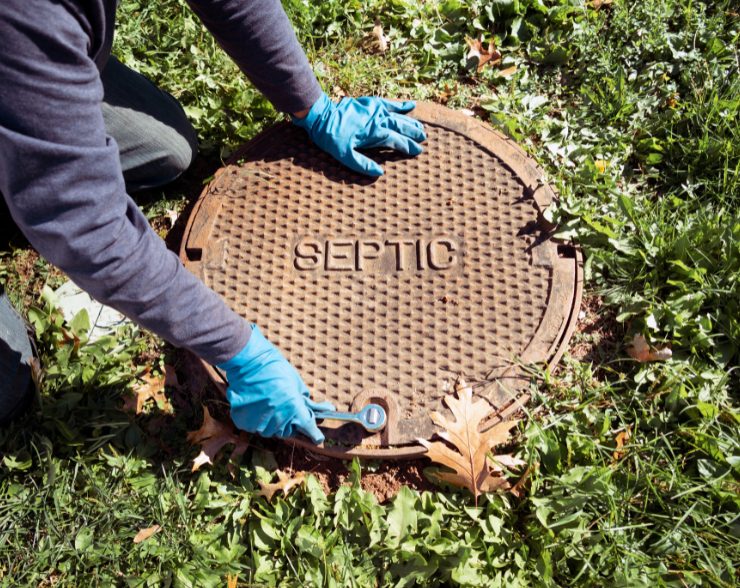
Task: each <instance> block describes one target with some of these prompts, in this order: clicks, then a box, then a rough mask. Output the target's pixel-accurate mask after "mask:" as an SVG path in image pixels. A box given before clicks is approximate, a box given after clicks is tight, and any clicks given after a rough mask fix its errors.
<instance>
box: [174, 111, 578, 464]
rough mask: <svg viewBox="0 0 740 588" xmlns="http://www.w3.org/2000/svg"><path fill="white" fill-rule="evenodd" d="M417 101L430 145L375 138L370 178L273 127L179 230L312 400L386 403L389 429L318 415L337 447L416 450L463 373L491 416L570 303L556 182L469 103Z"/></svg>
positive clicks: (328, 446) (549, 350)
mask: <svg viewBox="0 0 740 588" xmlns="http://www.w3.org/2000/svg"><path fill="white" fill-rule="evenodd" d="M412 115H413V116H415V117H416V118H418V119H419V120H421V121H423V122H424V123H425V127H426V130H427V134H428V140H427V142H426V143H425V144H424V153H422V154H421V155H420V156H418V157H415V158H405V157H399V156H397V155H395V154H392V153H387V152H386V153H383V152H376V153H374V154H373V157H375V158H376V159H377V160H378V161H380V163H381V165H382V166H383V168H384V169H385V175H384V176H382V177H380V178H378V179H376V180H373V179H368V178H364V177H361V176H358V175H357V174H355V173H353V172H351V171H349V170H347V169H346V168H344V167H343V166H342V165H340V164H339V163H337V162H335V161H334V160H333V159H332V158H331V157H330V156H328V155H326V154H324V153H323V152H321V151H320V150H319V149H317V148H316V147H314V146H313V145H311V144H310V143H309V142H308V139H307V137H306V135H305V133H304V132H303V131H302V130H300V129H297V128H295V127H293V126H292V125H289V124H287V123H286V124H279V125H276V126H274V127H272V128H270V129H268V130H266V131H265V132H263V133H262V134H260V135H259V136H258V137H256V138H255V139H254V140H253V141H251V142H250V143H248V144H247V145H246V146H245V147H243V148H242V149H241V150H240V151H239V152H238V153H237V154H236V155H235V156H234V158H232V160H231V161H232V163H231V164H230V165H227V166H226V167H224V168H222V169H221V170H219V173H218V174H217V175H216V177H215V179H214V180H213V181H212V182H211V183H210V184H209V185H208V187H206V189H205V190H204V191H203V194H202V195H201V197H200V200H199V201H198V203H197V205H196V207H195V209H194V211H193V214H192V216H191V218H190V221H189V225H188V227H187V229H186V233H185V238H184V240H183V244H182V249H181V258H182V260H183V261H184V263H185V264H186V265H187V267H188V268H189V269H190V270H191V271H192V272H193V273H195V274H196V275H198V276H199V277H200V278H202V279H203V281H204V282H205V283H206V284H208V285H209V286H210V287H211V288H213V289H214V290H215V291H216V292H218V293H219V294H220V295H221V296H222V297H223V298H224V299H225V300H226V301H227V303H228V304H230V305H231V307H232V308H233V309H234V310H235V311H237V312H238V313H239V314H241V315H242V316H244V317H246V318H247V319H249V320H251V321H254V322H256V323H257V324H259V325H260V327H261V329H262V330H263V331H264V333H265V335H266V336H267V337H268V338H269V339H270V340H271V341H272V342H273V343H275V344H276V345H277V346H278V347H279V348H280V349H281V350H282V351H283V353H284V354H285V355H286V356H287V357H288V358H289V359H290V361H291V362H292V363H293V364H294V365H295V366H296V368H297V369H298V370H299V371H300V373H301V374H302V376H303V378H304V380H305V381H306V384H307V385H308V387H309V388H310V389H311V390H312V392H313V396H314V397H315V398H317V399H329V400H332V401H333V402H334V403H335V404H336V405H337V408H339V409H340V410H350V409H358V408H360V407H361V406H363V405H364V404H365V403H366V402H367V401H371V400H372V401H375V402H378V403H380V404H382V405H384V406H385V407H386V409H387V411H388V420H389V424H388V426H387V427H386V429H385V430H384V431H383V432H382V433H379V434H375V435H369V436H368V435H366V434H363V433H362V432H361V431H360V430H359V429H358V428H357V427H356V426H355V425H344V426H342V427H337V428H324V430H325V432H326V433H327V442H326V443H325V445H324V447H323V449H321V450H322V451H324V452H326V453H329V454H333V455H342V456H344V455H361V456H376V457H402V456H411V455H415V454H419V453H423V451H424V449H423V448H422V447H421V446H419V445H417V443H416V439H418V438H420V437H422V438H429V437H431V436H432V435H433V433H434V425H433V424H432V421H431V420H430V418H429V413H430V412H431V411H432V410H442V409H444V407H443V405H442V398H443V396H444V394H445V393H447V392H449V391H450V390H451V388H452V386H453V384H454V382H455V381H456V379H457V378H458V377H459V376H460V375H463V376H464V377H465V379H466V380H467V381H468V382H474V383H475V384H474V390H475V391H476V393H477V394H479V395H481V396H483V397H485V398H487V399H488V400H489V402H490V403H491V404H492V406H493V407H494V408H495V409H496V411H497V412H498V414H499V416H500V417H501V416H505V415H506V414H509V413H511V412H513V411H515V410H517V409H519V408H520V407H521V406H522V404H523V403H525V402H526V401H527V399H528V395H527V390H528V387H529V385H530V384H529V382H530V377H529V375H528V372H527V366H528V365H529V364H539V365H540V366H545V365H547V366H550V367H553V366H554V364H555V363H556V362H557V361H558V360H559V358H560V356H561V355H562V353H563V350H564V347H565V345H566V343H567V341H568V339H569V337H570V335H571V333H572V329H573V326H574V323H575V317H576V315H577V312H578V306H579V304H580V296H581V288H580V284H581V274H580V272H581V269H580V254H579V252H578V250H577V249H576V248H574V247H573V246H571V245H568V244H563V243H558V242H556V241H554V240H553V239H551V238H549V234H550V232H551V229H552V226H550V225H549V224H548V223H547V222H546V221H545V220H544V219H543V217H542V212H543V211H544V209H545V208H546V207H547V206H548V205H549V204H550V202H551V201H552V199H553V197H554V195H553V192H552V190H551V189H550V187H549V186H548V185H547V184H545V183H544V181H543V180H542V175H541V173H540V171H539V170H538V168H537V167H536V165H535V164H534V163H533V162H532V161H531V160H530V159H529V158H527V156H526V155H525V154H524V152H523V151H522V150H521V149H520V148H518V147H517V146H516V145H514V144H513V143H512V142H511V141H510V140H509V139H507V138H505V137H504V136H502V135H501V134H499V133H497V132H495V131H493V130H492V129H490V128H489V127H488V126H486V125H484V124H483V123H481V122H478V121H476V120H474V119H472V118H470V117H467V116H465V115H463V114H461V113H457V112H454V111H452V110H449V109H447V108H444V107H441V106H438V105H433V104H419V105H418V106H417V108H416V110H415V111H414V112H413V113H412ZM210 373H211V375H212V377H213V378H214V379H215V380H218V374H216V372H215V371H214V370H211V371H210ZM493 422H495V421H491V423H490V424H493Z"/></svg>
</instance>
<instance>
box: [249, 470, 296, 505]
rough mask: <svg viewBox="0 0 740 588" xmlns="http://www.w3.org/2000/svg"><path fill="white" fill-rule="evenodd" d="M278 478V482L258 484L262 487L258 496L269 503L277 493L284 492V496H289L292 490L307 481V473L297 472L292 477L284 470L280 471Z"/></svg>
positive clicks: (261, 482)
mask: <svg viewBox="0 0 740 588" xmlns="http://www.w3.org/2000/svg"><path fill="white" fill-rule="evenodd" d="M277 476H278V481H277V482H263V481H261V480H259V481H258V484H259V485H260V491H259V492H258V493H257V495H258V496H264V497H265V498H266V499H267V500H268V502H269V501H270V500H272V497H273V496H274V495H275V493H276V492H281V491H282V493H283V495H284V496H287V495H288V493H289V492H290V491H291V490H292V489H294V488H297V487H298V486H300V485H301V484H303V482H304V481H305V480H306V472H295V473H294V474H292V475H291V474H289V473H287V472H284V471H282V470H278V471H277Z"/></svg>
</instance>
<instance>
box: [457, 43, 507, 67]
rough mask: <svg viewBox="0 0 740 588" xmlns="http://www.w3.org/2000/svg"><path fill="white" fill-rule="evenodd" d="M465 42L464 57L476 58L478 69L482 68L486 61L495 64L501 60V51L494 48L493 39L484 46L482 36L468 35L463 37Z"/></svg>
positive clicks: (468, 58)
mask: <svg viewBox="0 0 740 588" xmlns="http://www.w3.org/2000/svg"><path fill="white" fill-rule="evenodd" d="M465 43H466V44H467V45H468V54H467V55H466V56H465V59H467V60H471V59H477V60H478V68H477V70H478V71H480V70H481V69H483V66H484V65H486V63H490V64H491V65H496V64H498V63H500V62H501V52H500V51H499V50H498V49H496V45H494V43H493V41H490V42H489V43H488V47H484V46H483V38H481V39H471V38H470V37H465Z"/></svg>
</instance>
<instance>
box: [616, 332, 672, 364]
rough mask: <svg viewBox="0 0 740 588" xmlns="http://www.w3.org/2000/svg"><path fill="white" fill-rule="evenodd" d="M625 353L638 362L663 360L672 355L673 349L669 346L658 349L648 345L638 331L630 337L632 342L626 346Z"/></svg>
mask: <svg viewBox="0 0 740 588" xmlns="http://www.w3.org/2000/svg"><path fill="white" fill-rule="evenodd" d="M627 354H628V355H629V356H630V357H631V358H632V359H634V360H636V361H639V362H640V363H645V362H647V361H665V360H667V359H670V358H671V357H673V351H671V349H670V347H662V348H660V349H655V348H653V347H650V344H649V343H648V342H647V339H645V337H644V336H643V335H642V334H641V333H638V334H637V335H635V336H634V337H633V338H632V343H630V346H629V347H627Z"/></svg>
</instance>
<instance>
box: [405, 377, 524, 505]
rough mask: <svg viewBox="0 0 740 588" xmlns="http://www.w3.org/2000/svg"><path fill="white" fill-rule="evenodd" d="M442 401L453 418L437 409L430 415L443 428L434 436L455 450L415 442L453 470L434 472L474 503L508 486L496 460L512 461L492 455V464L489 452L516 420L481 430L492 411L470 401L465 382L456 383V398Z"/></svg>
mask: <svg viewBox="0 0 740 588" xmlns="http://www.w3.org/2000/svg"><path fill="white" fill-rule="evenodd" d="M444 401H445V404H446V405H447V407H448V408H449V409H450V411H451V412H452V414H453V416H454V418H455V420H454V421H453V420H449V419H447V418H446V417H445V416H443V415H442V414H440V413H439V412H436V411H435V412H433V413H432V414H431V418H432V421H434V424H436V425H437V426H438V427H440V428H441V429H443V430H442V431H441V432H438V433H437V435H438V436H439V437H441V438H442V439H444V440H445V441H447V443H449V444H450V445H452V446H453V447H454V448H455V450H456V451H453V450H452V449H451V448H450V447H449V446H448V445H447V444H446V443H442V442H439V441H435V442H431V441H427V440H426V439H419V440H418V441H419V443H421V444H422V445H423V446H424V447H426V448H427V454H428V457H429V458H431V459H432V461H435V462H437V463H439V464H441V465H443V466H446V467H448V468H450V469H451V470H452V471H451V472H437V473H436V474H435V475H436V476H437V477H438V478H439V479H441V480H442V481H444V482H447V483H449V484H453V485H455V486H461V487H463V488H467V489H468V490H470V492H471V493H472V494H473V497H474V499H475V504H476V505H477V504H478V496H480V494H481V493H483V492H492V491H493V490H497V489H499V488H508V482H507V481H506V479H505V478H504V477H503V476H502V475H500V474H501V473H502V469H501V467H499V466H497V465H496V464H495V462H496V461H497V460H498V461H499V463H500V464H501V465H505V463H506V462H507V461H509V463H512V464H513V463H515V462H514V461H513V458H511V457H510V456H494V458H493V462H494V463H492V462H491V460H489V458H488V453H489V452H490V451H491V450H492V449H493V447H495V446H496V445H501V444H502V443H505V442H506V441H508V440H509V431H510V430H511V429H512V428H514V427H515V426H516V424H517V423H518V422H519V421H517V420H515V421H503V422H501V423H498V424H497V425H494V426H493V427H491V428H490V429H489V430H487V431H485V432H483V433H481V432H480V431H479V427H480V424H481V422H482V421H483V420H485V419H487V418H488V417H490V416H491V412H492V410H491V407H490V405H489V404H488V403H487V402H486V401H484V400H477V401H475V402H473V388H472V387H470V386H467V385H466V384H465V383H464V382H461V383H460V384H459V385H458V386H457V397H455V396H453V395H451V394H450V395H447V396H445V398H444Z"/></svg>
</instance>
